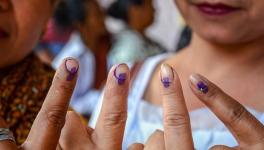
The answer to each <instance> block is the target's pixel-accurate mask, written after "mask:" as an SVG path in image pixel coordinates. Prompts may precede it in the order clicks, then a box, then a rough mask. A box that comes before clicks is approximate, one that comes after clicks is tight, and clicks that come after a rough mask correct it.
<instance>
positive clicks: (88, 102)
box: [52, 32, 100, 114]
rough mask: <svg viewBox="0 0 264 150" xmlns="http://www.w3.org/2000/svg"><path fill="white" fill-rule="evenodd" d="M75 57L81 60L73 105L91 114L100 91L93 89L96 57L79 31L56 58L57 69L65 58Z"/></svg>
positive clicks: (80, 110) (54, 63) (78, 110)
mask: <svg viewBox="0 0 264 150" xmlns="http://www.w3.org/2000/svg"><path fill="white" fill-rule="evenodd" d="M67 57H73V58H76V59H78V60H79V65H80V66H79V70H80V73H79V78H78V81H77V85H76V87H75V90H74V94H73V97H72V101H71V106H72V107H73V109H74V110H76V111H77V112H79V113H81V114H91V112H92V111H93V108H94V107H95V106H96V103H97V100H98V97H99V96H100V92H99V91H97V90H94V89H92V86H93V84H94V79H95V74H94V73H95V58H94V55H93V54H92V52H91V50H90V49H89V48H87V47H86V45H85V44H84V43H83V41H82V39H81V36H80V34H79V33H78V32H75V33H73V34H72V35H71V37H70V40H69V42H68V43H67V44H66V45H65V47H64V48H63V49H62V51H61V52H60V53H59V54H58V55H57V56H56V58H55V59H54V61H53V63H52V66H53V67H54V68H55V69H56V68H58V67H59V65H60V63H61V62H62V61H63V59H65V58H67Z"/></svg>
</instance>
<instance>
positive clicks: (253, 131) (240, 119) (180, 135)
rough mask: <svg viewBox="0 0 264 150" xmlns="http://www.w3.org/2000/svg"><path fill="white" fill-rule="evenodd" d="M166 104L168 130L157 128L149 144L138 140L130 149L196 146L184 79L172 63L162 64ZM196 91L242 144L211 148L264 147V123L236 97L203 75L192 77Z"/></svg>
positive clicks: (252, 149)
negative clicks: (139, 142)
mask: <svg viewBox="0 0 264 150" xmlns="http://www.w3.org/2000/svg"><path fill="white" fill-rule="evenodd" d="M161 80H162V82H163V84H162V87H161V88H162V91H163V108H164V133H163V132H161V131H157V132H155V133H154V135H152V136H151V137H150V139H149V141H148V142H147V144H146V145H145V148H144V145H142V144H134V145H132V146H131V147H130V150H143V149H146V150H156V149H160V150H162V149H163V150H165V149H166V150H175V149H179V150H193V149H194V146H193V140H192V135H191V127H190V119H189V115H188V112H187V108H186V105H185V100H184V97H183V93H182V88H181V84H180V80H179V77H178V75H177V74H176V72H175V71H174V70H173V69H172V68H171V67H170V66H168V65H163V66H162V68H161ZM190 87H191V89H192V91H193V93H194V94H195V95H196V96H197V97H198V98H199V99H200V100H201V101H202V102H203V103H204V104H205V105H206V106H207V107H208V108H209V109H211V110H212V111H213V112H214V113H215V115H216V116H217V117H218V118H219V119H220V120H221V121H222V122H223V123H224V124H225V125H226V127H227V128H228V129H229V130H230V131H231V133H232V134H233V135H234V137H235V138H236V140H237V141H238V143H239V145H238V146H237V147H234V148H230V147H227V146H220V145H217V146H214V147H212V148H211V150H236V149H250V150H262V149H264V126H263V125H262V124H261V123H260V122H259V121H258V120H257V119H256V118H255V117H254V116H253V115H252V114H250V113H249V112H248V111H247V110H246V109H245V108H244V107H243V106H242V105H241V104H239V103H238V102H237V101H236V100H234V99H233V98H231V97H230V96H228V95H227V94H225V93H224V92H223V91H222V90H221V89H219V88H218V87H217V86H216V85H214V84H213V83H211V82H210V81H208V80H207V79H205V78H204V77H202V76H200V75H192V76H191V77H190Z"/></svg>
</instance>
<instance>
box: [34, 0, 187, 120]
mask: <svg viewBox="0 0 264 150" xmlns="http://www.w3.org/2000/svg"><path fill="white" fill-rule="evenodd" d="M190 38H191V31H190V30H189V29H188V27H186V26H185V23H184V20H183V19H182V17H181V15H180V13H179V11H178V10H177V8H176V6H175V3H174V1H173V0H166V1H162V0H62V1H61V2H60V4H59V5H58V7H57V9H56V11H55V13H54V15H53V17H52V18H50V21H49V23H48V25H47V27H46V29H45V31H43V35H42V37H41V39H40V41H39V43H38V45H37V46H36V48H35V52H36V53H37V54H38V56H39V57H40V58H41V60H42V61H43V62H45V63H47V64H50V65H52V66H53V68H54V69H56V68H58V66H59V64H60V62H61V61H62V60H63V59H64V58H66V57H74V58H76V59H78V60H79V62H80V75H79V79H78V83H77V86H76V89H75V92H74V95H73V98H72V102H71V106H72V107H73V108H74V109H75V110H76V111H78V112H79V113H81V114H82V115H84V116H87V118H89V116H90V114H91V113H92V111H93V109H94V106H95V105H96V103H97V102H98V99H99V97H100V94H101V91H102V88H103V85H104V83H105V80H106V76H107V72H108V71H109V69H110V68H111V66H113V65H115V64H119V63H127V64H129V65H130V66H135V64H137V63H138V62H141V61H144V60H145V59H146V58H148V57H152V56H155V55H158V54H163V53H174V52H178V51H179V50H180V49H182V48H183V47H185V46H187V45H188V43H189V42H190Z"/></svg>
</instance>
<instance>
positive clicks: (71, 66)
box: [65, 58, 79, 81]
mask: <svg viewBox="0 0 264 150" xmlns="http://www.w3.org/2000/svg"><path fill="white" fill-rule="evenodd" d="M65 67H66V70H67V71H68V73H69V74H68V76H67V81H72V80H73V79H74V77H75V76H76V74H77V72H78V69H79V63H78V62H77V61H76V60H74V59H72V58H69V59H67V60H66V62H65Z"/></svg>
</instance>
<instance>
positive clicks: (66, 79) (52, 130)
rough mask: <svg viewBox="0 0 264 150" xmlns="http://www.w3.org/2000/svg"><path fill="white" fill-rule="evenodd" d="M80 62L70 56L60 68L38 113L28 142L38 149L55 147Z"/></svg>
mask: <svg viewBox="0 0 264 150" xmlns="http://www.w3.org/2000/svg"><path fill="white" fill-rule="evenodd" d="M78 69H79V64H78V61H76V60H75V59H73V58H68V59H66V60H64V61H63V63H62V64H61V65H60V67H59V68H58V70H57V72H56V74H55V76H54V79H53V82H52V85H51V87H50V90H49V92H48V94H47V97H46V99H45V101H44V103H43V105H42V108H41V110H40V112H39V113H38V115H37V117H36V119H35V121H34V123H33V126H32V128H31V131H30V133H29V136H28V139H27V141H26V142H25V143H26V144H28V143H30V146H31V147H35V148H36V149H38V147H39V148H41V149H43V148H45V149H55V148H56V146H57V144H58V140H59V137H60V133H61V129H62V127H63V126H64V123H65V116H66V113H67V110H68V107H69V101H70V99H71V96H72V93H73V90H74V87H75V84H76V80H77V74H78Z"/></svg>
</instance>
